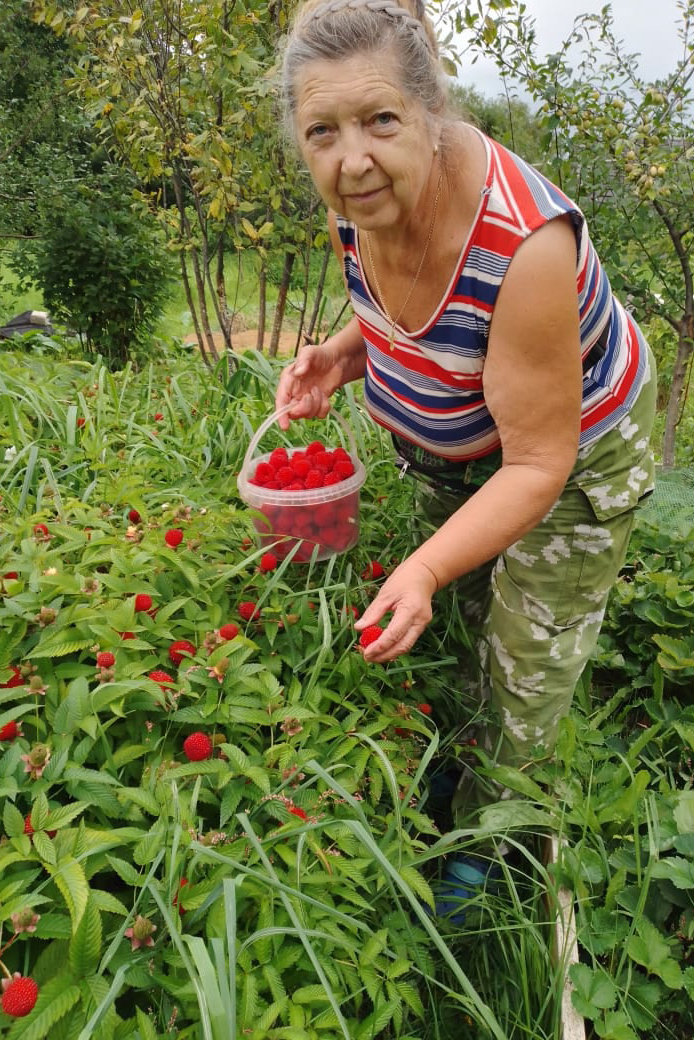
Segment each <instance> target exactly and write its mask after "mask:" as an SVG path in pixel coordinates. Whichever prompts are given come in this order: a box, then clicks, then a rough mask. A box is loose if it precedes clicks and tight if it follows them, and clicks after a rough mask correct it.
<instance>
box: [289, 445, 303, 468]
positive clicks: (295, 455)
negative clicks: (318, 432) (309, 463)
mask: <svg viewBox="0 0 694 1040" xmlns="http://www.w3.org/2000/svg"><path fill="white" fill-rule="evenodd" d="M305 458H306V452H305V451H302V450H301V448H296V449H295V450H294V451H293V452H292V453H291V455H290V456H289V465H290V466H291V465H292V464H293V463H294V462H299V461H300V460H301V459H305Z"/></svg>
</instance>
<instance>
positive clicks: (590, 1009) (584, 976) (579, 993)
mask: <svg viewBox="0 0 694 1040" xmlns="http://www.w3.org/2000/svg"><path fill="white" fill-rule="evenodd" d="M569 977H570V978H571V981H572V983H573V987H574V988H573V991H572V993H571V1003H572V1004H573V1006H574V1007H575V1008H576V1010H577V1011H578V1013H579V1014H580V1015H583V1017H584V1018H589V1019H591V1020H593V1019H595V1018H597V1017H598V1016H599V1014H600V1011H602V1010H607V1009H608V1008H611V1007H614V1003H615V1001H616V999H617V987H616V986H615V985H614V983H613V982H612V980H611V979H610V978H609V977H608V976H607V975H606V974H605V973H604V972H601V971H598V970H597V969H593V968H589V967H588V965H587V964H572V965H571V967H570V968H569Z"/></svg>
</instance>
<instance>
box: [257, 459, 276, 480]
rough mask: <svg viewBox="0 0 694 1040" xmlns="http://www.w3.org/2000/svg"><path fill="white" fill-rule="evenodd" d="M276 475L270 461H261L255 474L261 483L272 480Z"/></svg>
mask: <svg viewBox="0 0 694 1040" xmlns="http://www.w3.org/2000/svg"><path fill="white" fill-rule="evenodd" d="M274 475H275V471H274V469H273V467H272V466H271V465H270V463H269V462H259V463H258V465H257V466H256V468H255V473H254V474H253V476H254V477H255V479H256V480H257V481H258V483H259V484H263V483H264V482H265V481H266V480H272V479H273V477H274Z"/></svg>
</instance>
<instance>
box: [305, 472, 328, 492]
mask: <svg viewBox="0 0 694 1040" xmlns="http://www.w3.org/2000/svg"><path fill="white" fill-rule="evenodd" d="M304 484H305V485H306V490H307V491H312V490H313V489H314V488H319V487H323V474H322V473H321V471H320V470H319V469H310V470H309V471H308V473H307V474H306V480H305V481H304Z"/></svg>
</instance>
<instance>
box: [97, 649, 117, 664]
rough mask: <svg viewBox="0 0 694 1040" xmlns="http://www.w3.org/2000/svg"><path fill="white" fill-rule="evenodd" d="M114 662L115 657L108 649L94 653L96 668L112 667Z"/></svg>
mask: <svg viewBox="0 0 694 1040" xmlns="http://www.w3.org/2000/svg"><path fill="white" fill-rule="evenodd" d="M115 663H116V658H115V657H114V655H113V654H112V653H111V651H110V650H102V652H101V653H100V654H97V655H96V666H97V668H113V666H114V664H115Z"/></svg>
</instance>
